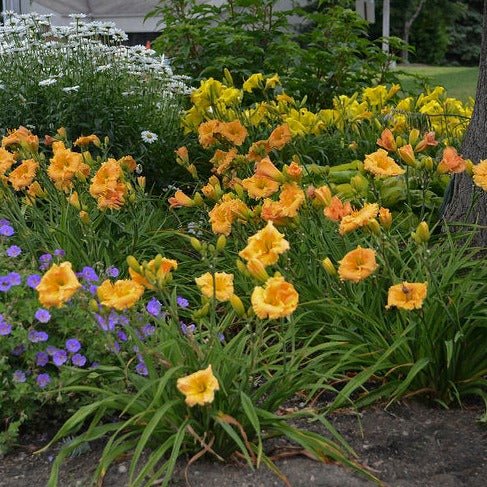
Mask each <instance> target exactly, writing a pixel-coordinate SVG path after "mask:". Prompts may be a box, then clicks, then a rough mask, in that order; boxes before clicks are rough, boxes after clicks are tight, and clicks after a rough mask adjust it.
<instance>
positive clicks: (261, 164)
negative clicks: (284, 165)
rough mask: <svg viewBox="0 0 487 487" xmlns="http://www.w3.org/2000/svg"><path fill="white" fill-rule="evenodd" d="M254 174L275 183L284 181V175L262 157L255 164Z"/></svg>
mask: <svg viewBox="0 0 487 487" xmlns="http://www.w3.org/2000/svg"><path fill="white" fill-rule="evenodd" d="M254 172H255V174H257V175H258V176H265V177H266V178H269V179H273V180H274V181H277V182H282V181H284V175H283V174H282V172H281V171H279V169H277V167H276V166H275V165H274V164H273V163H272V161H271V160H270V159H269V158H268V157H264V158H263V159H261V160H260V161H258V162H257V163H256V164H255V169H254Z"/></svg>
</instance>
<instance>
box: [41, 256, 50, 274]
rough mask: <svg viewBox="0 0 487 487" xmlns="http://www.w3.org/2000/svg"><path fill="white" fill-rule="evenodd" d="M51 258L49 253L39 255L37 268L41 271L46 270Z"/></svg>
mask: <svg viewBox="0 0 487 487" xmlns="http://www.w3.org/2000/svg"><path fill="white" fill-rule="evenodd" d="M51 260H52V255H51V254H42V255H41V256H40V257H39V263H40V265H39V269H40V270H41V271H46V270H47V269H49V265H50V264H51Z"/></svg>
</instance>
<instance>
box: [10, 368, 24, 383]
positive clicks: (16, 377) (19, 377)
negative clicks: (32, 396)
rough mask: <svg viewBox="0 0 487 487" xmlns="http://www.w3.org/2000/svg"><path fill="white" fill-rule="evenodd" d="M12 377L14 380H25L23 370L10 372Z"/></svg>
mask: <svg viewBox="0 0 487 487" xmlns="http://www.w3.org/2000/svg"><path fill="white" fill-rule="evenodd" d="M12 379H13V381H14V382H25V381H26V377H25V372H24V371H23V370H16V371H15V372H14V373H13V374H12Z"/></svg>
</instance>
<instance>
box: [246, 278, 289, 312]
mask: <svg viewBox="0 0 487 487" xmlns="http://www.w3.org/2000/svg"><path fill="white" fill-rule="evenodd" d="M250 300H251V303H252V308H253V310H254V312H255V314H256V315H257V316H258V317H259V318H260V319H266V318H269V319H271V320H274V319H277V318H285V317H286V316H289V315H291V314H292V313H293V312H294V311H295V310H296V308H297V307H298V302H299V294H298V293H297V291H296V289H294V286H293V285H292V284H291V283H289V282H286V281H285V280H284V277H282V276H275V277H270V278H269V279H268V280H267V281H266V282H265V284H264V286H256V287H255V288H254V291H253V292H252V296H251V298H250Z"/></svg>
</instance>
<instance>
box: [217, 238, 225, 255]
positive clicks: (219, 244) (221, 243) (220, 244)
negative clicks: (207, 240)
mask: <svg viewBox="0 0 487 487" xmlns="http://www.w3.org/2000/svg"><path fill="white" fill-rule="evenodd" d="M226 245H227V238H226V237H225V235H220V236H219V237H218V239H217V241H216V250H218V252H221V251H222V250H223V249H224V248H225V246H226Z"/></svg>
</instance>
